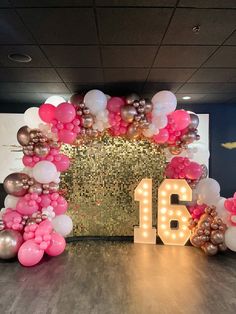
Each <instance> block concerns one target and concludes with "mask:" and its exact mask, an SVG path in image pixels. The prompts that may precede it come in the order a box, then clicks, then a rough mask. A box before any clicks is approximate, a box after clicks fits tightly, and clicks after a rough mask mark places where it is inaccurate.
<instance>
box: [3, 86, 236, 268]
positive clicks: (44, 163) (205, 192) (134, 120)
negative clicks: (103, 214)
mask: <svg viewBox="0 0 236 314" xmlns="http://www.w3.org/2000/svg"><path fill="white" fill-rule="evenodd" d="M176 105H177V100H176V97H175V95H174V94H173V93H171V92H169V91H161V92H158V93H157V94H155V95H154V96H153V98H152V99H151V100H150V99H143V98H140V97H139V96H138V95H137V94H130V95H128V96H127V97H110V96H107V95H105V94H104V93H103V92H101V91H99V90H91V91H89V92H87V94H86V95H85V96H84V97H83V96H82V95H73V96H72V97H71V98H70V101H68V102H66V101H65V100H63V99H62V98H60V99H58V98H56V97H55V99H54V96H53V97H50V99H49V100H48V101H47V102H45V103H43V104H42V105H41V106H40V107H39V108H37V107H31V108H29V109H27V110H26V112H25V114H24V119H25V123H26V125H25V126H22V127H21V128H20V129H19V131H18V133H17V139H18V142H19V143H20V145H21V146H22V151H23V158H22V162H23V164H24V166H25V168H24V169H23V171H22V172H20V173H12V174H10V175H8V176H7V177H6V178H5V180H4V188H5V190H6V192H7V194H8V195H7V197H6V199H5V208H4V209H3V210H2V211H1V212H0V258H3V259H8V258H13V257H15V256H16V255H17V256H18V259H19V261H20V263H21V264H22V265H24V266H33V265H36V264H37V263H39V262H40V261H41V259H42V257H43V255H44V254H48V255H50V256H57V255H59V254H61V253H62V252H63V251H64V249H65V245H66V242H65V238H64V237H66V236H67V235H69V234H70V232H71V231H72V228H73V224H72V221H71V218H70V217H69V216H67V215H66V214H65V213H66V210H67V207H68V204H67V201H66V199H65V198H64V197H63V195H62V191H60V188H59V183H60V173H61V172H64V171H66V170H67V169H68V168H69V165H70V160H69V158H68V157H67V156H66V155H64V154H62V153H61V152H60V147H61V145H62V144H71V145H79V144H81V141H83V140H85V141H86V140H87V139H93V138H96V137H97V136H101V135H102V134H103V133H104V132H108V133H109V134H110V135H111V136H122V137H125V138H128V139H131V140H132V139H134V140H136V139H139V138H141V139H142V138H146V139H148V140H150V141H152V142H154V143H156V144H157V145H161V146H162V147H163V148H164V149H165V150H166V154H167V155H168V154H169V157H168V158H169V164H168V165H167V168H166V177H167V178H173V179H186V180H187V181H188V183H189V184H190V186H191V187H192V188H193V189H194V195H195V199H194V201H193V202H192V203H191V204H189V211H190V212H191V213H192V217H193V220H192V221H191V223H190V228H191V229H192V231H193V236H192V237H191V239H194V240H192V242H194V245H196V244H197V245H196V246H199V247H204V250H205V252H206V253H208V254H213V252H214V253H216V252H217V251H219V250H221V248H220V247H222V248H223V246H224V243H225V244H226V246H228V247H229V248H231V249H232V248H233V249H234V248H235V250H236V247H235V241H233V234H234V236H235V231H234V229H233V231H231V229H230V228H231V227H230V228H228V229H227V230H226V227H225V220H224V219H227V222H228V224H229V223H230V224H231V225H232V228H236V227H234V226H235V225H236V219H235V217H234V214H235V215H236V211H235V208H236V205H235V204H236V201H235V199H236V196H235V199H234V198H233V199H232V200H231V199H229V200H227V201H226V202H225V204H226V209H227V210H228V211H229V215H226V213H225V212H224V214H223V210H222V207H223V205H224V204H223V203H222V198H220V187H219V184H218V183H217V182H216V181H215V180H213V179H209V178H206V177H207V168H206V166H205V165H204V164H201V163H200V164H199V163H197V162H195V161H194V155H195V154H197V155H198V156H197V158H198V160H201V154H205V155H204V156H206V154H208V152H207V151H204V149H203V147H202V146H201V144H200V143H199V145H198V147H196V146H193V145H194V142H195V141H197V140H199V139H200V137H199V135H198V131H197V127H198V123H199V119H198V116H197V115H196V114H194V113H189V112H187V111H185V110H176ZM191 145H192V146H191ZM176 155H178V156H176ZM202 159H204V158H202ZM209 206H216V211H218V208H220V209H221V213H220V218H216V212H215V209H214V210H213V209H211V207H209ZM209 208H210V209H209ZM206 215H208V217H206ZM222 216H224V219H223V218H222ZM226 216H227V218H226ZM228 216H229V218H228ZM229 221H230V222H229ZM219 222H220V223H219ZM228 224H227V225H228ZM203 225H204V226H205V227H204V228H203ZM216 225H217V228H216ZM222 228H223V229H222ZM225 230H226V231H225ZM217 232H218V233H219V234H220V235H219V234H218V233H217ZM216 233H217V235H214V234H216ZM213 235H214V236H213ZM197 237H200V239H199V238H197ZM219 238H220V239H221V240H219ZM222 238H223V242H219V241H222ZM217 241H218V242H217ZM216 242H217V243H216ZM200 244H201V245H200ZM214 245H215V246H217V249H216V248H213V246H214ZM207 246H209V248H208V249H207V248H206V247H207Z"/></svg>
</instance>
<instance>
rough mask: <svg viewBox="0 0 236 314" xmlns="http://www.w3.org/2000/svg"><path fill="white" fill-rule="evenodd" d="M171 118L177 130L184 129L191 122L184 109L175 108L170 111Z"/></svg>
mask: <svg viewBox="0 0 236 314" xmlns="http://www.w3.org/2000/svg"><path fill="white" fill-rule="evenodd" d="M170 116H171V118H172V119H173V122H174V123H175V127H176V130H177V131H180V130H183V129H185V128H186V127H187V126H188V125H189V124H190V122H191V118H190V115H189V113H188V112H187V111H185V110H176V111H174V112H173V113H171V115H170Z"/></svg>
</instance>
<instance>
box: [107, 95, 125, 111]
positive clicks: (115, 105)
mask: <svg viewBox="0 0 236 314" xmlns="http://www.w3.org/2000/svg"><path fill="white" fill-rule="evenodd" d="M124 104H125V101H124V99H123V98H121V97H111V98H110V99H109V100H108V102H107V109H108V110H109V111H111V112H115V113H117V112H120V108H121V107H122V106H124Z"/></svg>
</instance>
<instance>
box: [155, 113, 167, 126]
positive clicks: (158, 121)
mask: <svg viewBox="0 0 236 314" xmlns="http://www.w3.org/2000/svg"><path fill="white" fill-rule="evenodd" d="M152 123H153V124H155V125H156V127H157V128H158V129H163V128H165V127H166V126H167V123H168V119H167V116H165V115H163V116H156V117H153V119H152Z"/></svg>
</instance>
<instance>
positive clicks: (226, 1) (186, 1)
mask: <svg viewBox="0 0 236 314" xmlns="http://www.w3.org/2000/svg"><path fill="white" fill-rule="evenodd" d="M178 6H179V7H194V8H236V1H235V0H223V1H222V0H180V2H179V4H178Z"/></svg>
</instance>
